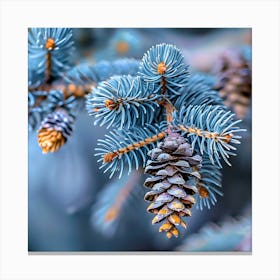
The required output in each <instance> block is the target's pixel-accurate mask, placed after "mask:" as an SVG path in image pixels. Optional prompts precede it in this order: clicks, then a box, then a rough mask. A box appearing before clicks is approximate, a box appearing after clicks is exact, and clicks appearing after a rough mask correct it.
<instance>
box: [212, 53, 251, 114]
mask: <svg viewBox="0 0 280 280" xmlns="http://www.w3.org/2000/svg"><path fill="white" fill-rule="evenodd" d="M214 72H215V73H216V75H217V76H218V81H217V83H216V84H215V85H214V89H216V90H218V91H219V93H220V96H221V97H222V98H223V99H224V102H225V105H226V106H229V107H232V109H233V111H234V112H235V113H236V114H237V116H238V117H240V118H243V117H244V116H245V114H246V112H247V109H248V107H249V105H250V102H251V66H250V63H249V61H247V59H245V57H244V56H243V55H242V53H241V52H239V51H228V52H226V53H224V55H223V56H221V57H220V60H219V63H218V64H217V65H216V69H215V70H214Z"/></svg>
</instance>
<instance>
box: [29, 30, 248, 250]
mask: <svg viewBox="0 0 280 280" xmlns="http://www.w3.org/2000/svg"><path fill="white" fill-rule="evenodd" d="M74 41H75V53H74V55H73V59H74V62H75V64H79V63H82V62H87V63H90V64H95V63H98V62H99V61H101V60H109V61H112V60H114V59H117V58H120V57H128V58H136V59H141V58H142V56H143V54H144V53H145V52H146V51H147V50H148V49H149V48H150V47H151V46H153V45H155V44H157V43H171V44H175V45H176V46H177V47H178V48H179V49H181V51H182V52H183V54H184V56H185V59H186V62H187V63H188V64H189V65H190V69H191V72H192V73H196V72H199V73H205V74H207V75H211V76H213V77H215V78H217V77H224V76H223V75H224V73H225V72H226V73H227V74H229V75H232V74H231V73H232V72H230V71H231V70H232V68H234V67H235V68H238V67H239V68H241V69H242V71H243V72H242V73H244V65H243V64H244V63H245V64H246V65H247V64H249V65H251V52H250V50H251V29H246V28H234V29H231V28H220V29H217V28H191V29H189V28H180V29H169V28H167V29H154V28H150V29H142V28H133V29H127V28H126V29H121V28H118V29H112V28H98V29H94V28H92V29H89V28H86V29H83V28H79V29H74ZM240 53H242V59H243V60H242V61H241V60H240V57H239V56H237V55H236V54H240ZM237 57H238V58H237ZM225 60H226V62H225ZM244 61H245V62H244ZM242 63H243V64H242ZM221 65H222V66H221ZM225 65H226V66H225ZM242 67H243V68H242ZM250 67H251V66H250ZM250 67H249V68H250ZM247 68H248V67H247ZM247 68H246V69H247ZM228 69H229V70H228ZM250 69H251V68H250ZM247 70H248V69H247ZM246 73H247V72H246ZM246 73H245V74H246ZM247 74H248V73H247ZM242 75H243V74H242ZM221 81H222V82H223V81H224V78H221V79H220V82H221ZM246 82H247V83H249V82H250V83H251V80H250V81H248V80H247V81H246ZM220 88H221V87H219V89H220ZM233 91H234V90H233V86H232V84H230V85H228V84H227V87H223V89H222V90H220V94H221V96H222V97H223V98H224V99H225V103H226V104H227V105H228V106H229V107H230V108H231V109H232V110H233V111H235V113H236V114H237V115H238V116H239V117H240V118H242V119H243V122H242V123H241V124H242V127H244V128H246V129H247V132H246V133H243V135H242V136H243V138H242V144H241V145H239V147H238V151H237V154H238V155H237V156H235V157H232V159H231V163H232V167H228V166H224V168H223V170H222V172H223V192H224V196H223V197H218V202H217V204H216V206H215V207H211V209H210V210H208V209H204V210H203V211H200V210H197V209H196V208H195V207H193V208H192V209H193V210H192V212H193V215H192V217H191V218H188V219H187V220H188V229H187V230H186V231H183V230H182V231H181V235H180V236H179V237H178V238H177V239H167V238H166V236H165V235H164V234H160V233H158V227H157V226H152V224H151V220H152V218H153V215H151V214H149V213H147V212H146V208H147V206H148V203H147V202H145V201H144V199H143V196H144V193H145V192H146V191H147V189H145V188H144V187H143V182H144V179H145V177H144V176H143V175H142V173H143V172H142V173H141V172H137V171H136V172H133V173H132V174H131V175H129V176H124V177H123V178H122V179H121V180H119V179H117V178H114V177H113V178H112V179H110V180H109V176H108V175H107V174H103V171H100V170H99V166H100V164H99V163H97V158H96V157H95V156H94V153H95V151H94V148H95V147H96V143H97V139H100V138H104V134H105V133H106V129H105V128H100V127H97V126H94V125H93V122H94V118H93V117H90V116H88V114H87V113H86V112H85V111H83V112H81V113H80V114H79V115H78V117H77V120H76V122H75V132H74V134H73V136H72V137H71V138H70V139H69V140H68V142H67V144H66V145H64V146H63V147H62V148H61V149H60V150H59V151H58V152H56V153H54V154H51V153H50V154H46V155H45V154H42V151H41V149H40V147H39V145H38V143H37V137H36V131H34V132H32V131H31V132H29V143H28V236H29V238H28V248H29V251H52V252H55V251H183V252H194V251H200V252H205V251H251V193H252V188H251V150H252V149H251V95H250V96H249V95H248V94H247V95H246V99H245V97H244V96H240V95H238V93H236V90H235V91H234V93H233ZM250 94H251V88H250ZM242 98H243V99H242ZM236 100H237V101H238V102H237V101H236ZM240 100H241V101H240ZM240 104H241V105H240Z"/></svg>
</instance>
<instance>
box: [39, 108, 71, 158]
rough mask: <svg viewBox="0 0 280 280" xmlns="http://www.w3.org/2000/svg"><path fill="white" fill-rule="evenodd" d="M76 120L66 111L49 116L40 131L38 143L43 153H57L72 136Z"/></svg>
mask: <svg viewBox="0 0 280 280" xmlns="http://www.w3.org/2000/svg"><path fill="white" fill-rule="evenodd" d="M73 123H74V119H73V117H72V116H70V115H69V113H68V112H67V111H66V110H64V109H59V110H56V111H55V112H53V113H51V114H49V115H48V116H47V117H46V118H45V119H44V120H43V121H42V124H41V127H40V129H39V130H38V135H37V136H38V143H39V146H40V147H41V148H42V151H43V153H48V152H52V153H53V152H56V151H57V150H58V149H60V148H61V147H62V146H63V145H64V144H65V142H66V141H67V138H68V137H69V136H70V135H71V134H72V131H73Z"/></svg>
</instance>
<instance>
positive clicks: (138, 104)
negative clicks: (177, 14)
mask: <svg viewBox="0 0 280 280" xmlns="http://www.w3.org/2000/svg"><path fill="white" fill-rule="evenodd" d="M73 45H74V42H73V38H72V31H71V29H67V28H49V29H48V28H46V29H44V28H32V29H31V30H30V31H29V83H28V85H29V89H28V90H29V91H28V92H29V95H28V100H29V124H30V127H31V128H32V129H35V128H36V127H38V126H39V130H38V142H39V145H40V147H41V148H42V150H43V152H44V153H48V152H56V151H58V150H59V149H60V148H61V147H62V146H63V144H65V143H66V140H67V139H68V138H69V137H70V136H71V135H72V132H73V130H74V122H75V118H76V115H77V114H78V113H79V110H81V109H83V108H85V109H86V110H87V112H88V114H89V116H91V117H93V118H94V119H95V122H94V124H95V125H96V126H106V128H107V129H110V131H109V132H108V133H107V134H106V136H105V138H104V139H99V141H98V144H97V147H96V151H97V153H96V156H97V157H99V161H101V162H102V165H101V167H100V168H102V169H104V172H109V173H110V177H112V176H114V175H116V176H118V177H119V178H121V177H122V176H124V172H128V173H130V172H132V171H134V170H135V169H139V171H141V170H142V168H144V170H145V173H147V174H149V175H150V177H148V178H147V179H146V181H145V183H144V185H145V187H147V188H149V189H150V190H149V191H148V192H147V193H146V195H145V200H146V201H149V202H151V204H150V205H149V206H148V208H147V211H148V212H150V213H153V214H154V215H155V217H154V218H153V220H152V223H153V224H156V223H160V224H161V225H160V227H159V231H160V232H162V231H163V232H165V233H166V235H167V237H169V238H170V237H172V236H175V237H178V236H179V231H178V228H177V226H178V225H181V226H183V227H185V228H186V227H187V224H186V222H185V221H184V220H183V217H184V216H191V210H190V209H191V207H192V206H193V205H194V204H196V202H197V203H198V204H197V208H198V209H201V210H202V209H203V207H204V206H206V207H207V208H210V205H211V204H212V205H215V203H216V202H217V198H216V195H217V194H218V195H220V196H221V195H222V191H221V187H222V185H221V171H220V170H221V168H222V167H223V164H228V165H231V163H230V157H231V156H234V155H235V153H234V152H236V149H237V147H236V145H238V144H240V138H241V136H240V133H241V132H242V131H244V130H243V129H241V128H240V127H239V123H240V120H238V119H237V118H236V116H235V114H234V113H232V112H231V111H229V110H228V109H227V107H226V106H225V105H224V104H223V101H222V99H221V98H220V96H219V94H218V92H217V91H216V90H214V89H213V88H212V87H211V82H209V79H208V78H206V77H204V76H203V75H201V76H196V75H192V74H190V71H189V68H190V67H189V65H188V64H187V63H186V61H185V58H184V56H183V54H182V52H181V51H180V50H179V49H178V48H177V47H176V46H175V45H172V44H165V43H162V44H158V45H155V46H153V47H151V48H150V49H149V50H148V51H147V52H146V53H145V54H144V55H143V58H142V60H141V61H136V60H133V59H125V58H124V59H120V60H118V61H115V62H104V61H103V62H101V63H99V64H96V65H86V64H81V65H76V66H73V64H72V62H71V53H72V52H73ZM93 129H94V128H93Z"/></svg>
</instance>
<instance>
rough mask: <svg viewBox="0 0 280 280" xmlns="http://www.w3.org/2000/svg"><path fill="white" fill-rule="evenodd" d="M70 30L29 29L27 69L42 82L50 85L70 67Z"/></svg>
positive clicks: (71, 43) (71, 41)
mask: <svg viewBox="0 0 280 280" xmlns="http://www.w3.org/2000/svg"><path fill="white" fill-rule="evenodd" d="M73 44H74V42H73V39H72V29H71V28H30V30H29V32H28V54H29V58H28V61H29V67H30V69H32V70H34V71H35V72H36V74H37V75H38V76H40V78H41V80H42V81H45V82H46V83H50V82H51V80H52V79H56V78H58V77H61V75H62V72H64V71H66V70H67V69H69V67H70V66H71V54H72V51H73Z"/></svg>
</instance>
